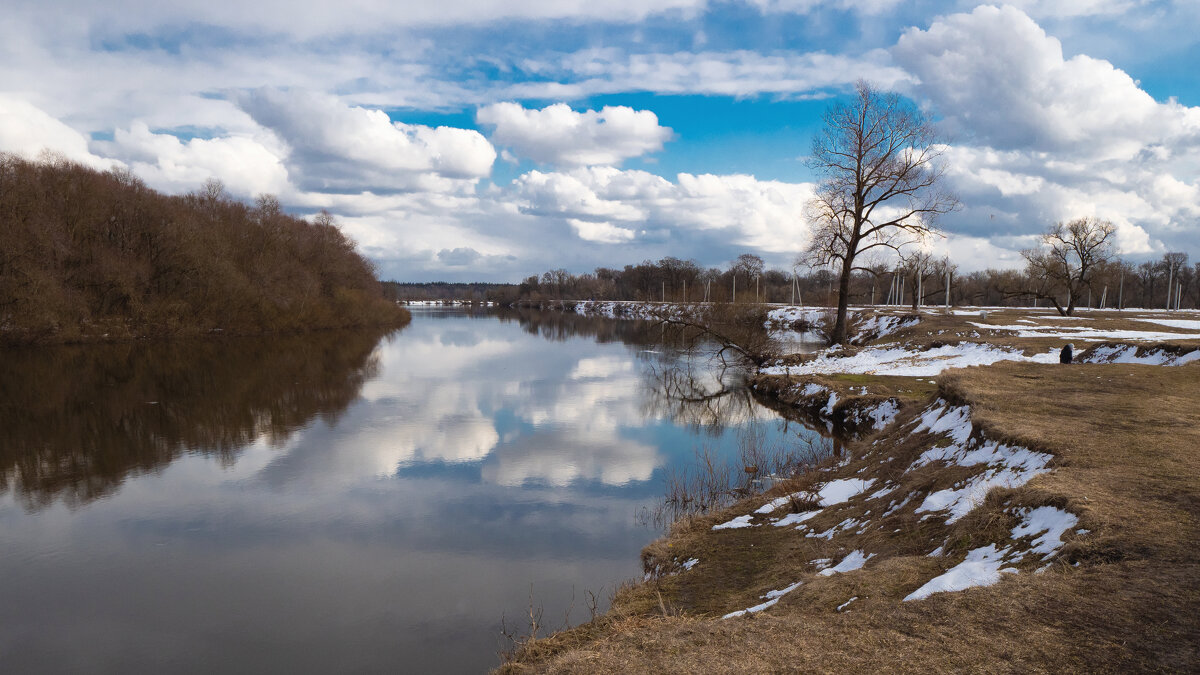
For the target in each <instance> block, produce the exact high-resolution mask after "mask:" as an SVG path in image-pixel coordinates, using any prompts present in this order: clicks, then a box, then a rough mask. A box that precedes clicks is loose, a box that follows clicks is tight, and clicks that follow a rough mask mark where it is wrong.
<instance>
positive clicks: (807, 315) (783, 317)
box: [767, 305, 853, 326]
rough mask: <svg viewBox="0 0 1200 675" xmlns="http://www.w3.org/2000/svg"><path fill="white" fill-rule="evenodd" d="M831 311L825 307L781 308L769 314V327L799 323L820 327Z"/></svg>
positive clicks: (793, 306) (792, 306)
mask: <svg viewBox="0 0 1200 675" xmlns="http://www.w3.org/2000/svg"><path fill="white" fill-rule="evenodd" d="M830 311H831V310H830V309H828V308H825V307H797V306H795V305H791V306H788V307H779V308H776V309H772V310H770V311H768V312H767V325H768V326H769V325H771V324H788V325H791V324H794V323H796V322H797V321H804V322H806V323H808V324H810V325H814V326H815V325H820V324H821V323H823V322H824V321H825V317H827V316H829V314H830ZM851 314H853V312H851Z"/></svg>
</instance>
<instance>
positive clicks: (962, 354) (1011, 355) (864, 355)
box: [760, 342, 1058, 377]
mask: <svg viewBox="0 0 1200 675" xmlns="http://www.w3.org/2000/svg"><path fill="white" fill-rule="evenodd" d="M836 354H837V352H829V351H826V352H823V353H822V354H821V355H819V356H818V357H817V358H815V359H811V360H809V361H805V362H803V363H801V364H798V365H795V366H789V367H785V366H768V367H766V368H763V369H761V370H760V372H762V373H764V374H767V375H784V374H787V373H792V374H798V375H807V374H816V373H852V374H876V375H906V376H916V377H931V376H933V375H937V374H939V373H941V372H942V371H943V370H946V369H948V368H965V367H967V366H982V365H990V364H993V363H996V362H998V361H1033V362H1037V363H1057V362H1058V350H1056V349H1055V350H1051V351H1049V352H1046V353H1044V354H1035V355H1033V356H1026V355H1025V354H1024V353H1023V352H1021V351H1019V350H1016V349H1007V348H1002V347H996V346H993V345H989V344H980V343H975V342H966V343H962V344H958V345H943V346H941V347H935V348H933V349H926V350H916V349H905V348H901V347H891V348H880V349H864V350H862V351H860V352H858V353H857V354H854V355H853V356H837V355H836Z"/></svg>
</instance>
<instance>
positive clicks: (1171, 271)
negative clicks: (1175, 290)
mask: <svg viewBox="0 0 1200 675" xmlns="http://www.w3.org/2000/svg"><path fill="white" fill-rule="evenodd" d="M1174 282H1175V266H1174V265H1172V264H1171V263H1170V262H1168V263H1167V311H1168V312H1169V311H1171V290H1172V285H1173V284H1174Z"/></svg>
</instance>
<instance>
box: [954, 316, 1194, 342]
mask: <svg viewBox="0 0 1200 675" xmlns="http://www.w3.org/2000/svg"><path fill="white" fill-rule="evenodd" d="M1040 318H1042V319H1050V318H1058V317H1048V316H1044V317H1040ZM1062 318H1064V319H1067V318H1071V319H1082V318H1083V317H1062ZM968 323H970V324H971V325H973V326H978V327H979V328H987V329H989V330H1007V331H1013V332H1015V333H1016V337H1019V338H1047V337H1048V338H1060V339H1064V340H1081V341H1096V340H1137V341H1140V342H1162V341H1164V340H1186V339H1191V338H1200V333H1168V332H1165V331H1141V330H1116V329H1108V330H1106V329H1099V328H1091V327H1088V326H1030V325H1028V324H1006V325H992V324H986V323H975V322H973V321H969V322H968Z"/></svg>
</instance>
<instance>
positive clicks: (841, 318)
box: [829, 260, 854, 345]
mask: <svg viewBox="0 0 1200 675" xmlns="http://www.w3.org/2000/svg"><path fill="white" fill-rule="evenodd" d="M853 269H854V264H853V263H852V262H851V261H849V260H846V261H843V263H842V276H841V278H840V279H838V308H837V321H835V322H834V324H833V335H831V336H830V337H829V343H830V344H835V345H836V344H843V343H845V342H846V309H847V307H849V304H850V272H852V271H853Z"/></svg>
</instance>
